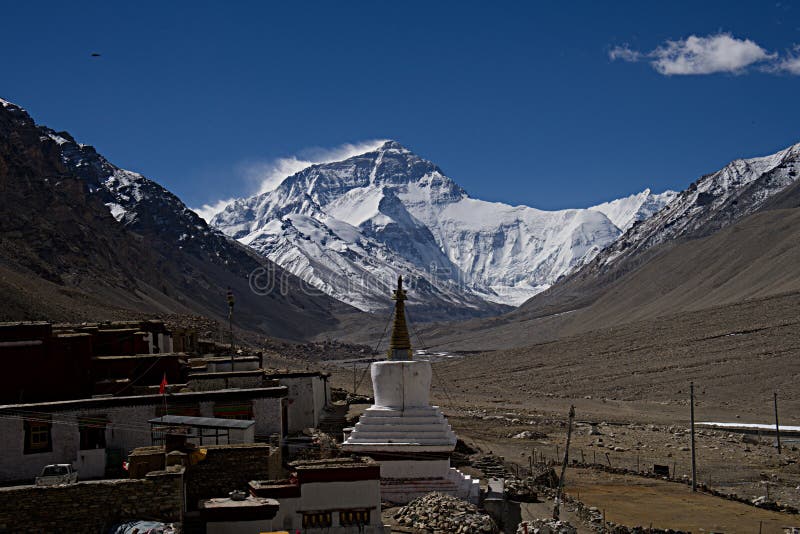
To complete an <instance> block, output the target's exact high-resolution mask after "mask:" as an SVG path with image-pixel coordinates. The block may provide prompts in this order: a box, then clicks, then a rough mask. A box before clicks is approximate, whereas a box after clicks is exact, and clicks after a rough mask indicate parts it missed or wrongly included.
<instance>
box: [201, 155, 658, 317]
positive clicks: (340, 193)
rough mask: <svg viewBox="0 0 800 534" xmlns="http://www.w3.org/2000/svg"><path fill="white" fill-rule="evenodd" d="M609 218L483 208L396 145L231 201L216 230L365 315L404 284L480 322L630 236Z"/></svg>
mask: <svg viewBox="0 0 800 534" xmlns="http://www.w3.org/2000/svg"><path fill="white" fill-rule="evenodd" d="M668 199H669V195H668V194H665V195H651V194H650V192H649V191H647V192H646V193H643V194H641V195H638V196H634V197H631V198H630V199H625V200H627V202H626V203H625V205H624V206H617V205H614V206H613V207H612V208H609V212H610V213H612V212H613V213H614V215H615V216H618V218H619V219H620V220H621V221H622V222H623V223H624V224H625V225H627V224H628V223H629V222H631V221H632V220H634V219H636V218H637V217H644V216H645V214H646V213H648V212H649V211H652V210H655V209H656V206H657V205H658V203H662V205H663V203H666V202H667V201H668ZM603 211H604V210H603V209H602V207H600V206H598V207H597V208H595V209H571V210H562V211H542V210H538V209H534V208H530V207H527V206H510V205H507V204H502V203H493V202H485V201H481V200H477V199H474V198H471V197H469V195H468V194H467V193H466V191H464V190H463V189H462V188H461V187H460V186H459V185H458V184H456V183H455V182H454V181H453V180H451V179H450V178H448V177H447V176H445V174H444V173H443V172H442V170H441V169H439V168H438V167H437V166H436V165H434V164H433V163H431V162H429V161H426V160H424V159H422V158H420V157H419V156H417V155H415V154H413V153H412V152H411V151H409V150H408V149H406V148H405V147H403V146H401V145H400V144H399V143H397V142H395V141H388V142H386V143H384V144H383V145H382V146H380V147H379V148H377V149H376V150H373V151H369V152H366V153H364V154H361V155H358V156H355V157H351V158H349V159H346V160H344V161H340V162H334V163H326V164H320V165H313V166H310V167H308V168H306V169H304V170H302V171H301V172H298V173H296V174H294V175H292V176H289V177H288V178H286V179H285V180H284V181H283V182H282V183H281V184H280V185H279V186H278V187H277V188H276V189H275V190H273V191H270V192H267V193H263V194H261V195H256V196H253V197H250V198H247V199H241V200H237V201H235V202H233V203H232V204H230V205H228V206H227V207H226V208H225V209H224V210H223V211H222V212H220V213H218V214H217V215H216V216H215V217H214V218H213V219H212V221H211V223H212V225H214V226H216V227H217V228H219V229H220V230H222V231H223V232H225V233H226V234H228V235H230V236H232V237H234V238H236V239H238V240H239V241H241V242H242V243H245V244H247V245H250V246H251V247H253V248H254V249H255V250H257V251H259V252H261V253H262V254H264V255H265V256H267V257H268V258H270V259H272V260H273V261H275V262H276V263H278V264H279V265H281V266H283V267H284V268H286V269H287V270H289V271H290V272H292V273H294V274H296V275H298V276H299V277H301V278H302V279H304V280H306V281H307V282H309V283H311V284H312V285H314V286H315V287H318V288H320V289H322V290H323V291H325V292H326V293H328V294H331V295H333V296H335V297H336V298H338V299H340V300H343V301H345V302H347V303H349V304H352V305H354V306H356V307H358V308H360V309H362V310H369V311H374V310H377V309H380V308H384V307H385V306H386V305H387V298H386V296H387V295H388V294H389V288H390V287H391V286H392V284H393V281H394V280H395V279H396V276H397V274H403V275H404V276H407V277H409V278H410V280H409V282H410V284H411V285H412V289H413V291H410V292H409V295H410V296H411V297H412V298H414V299H416V303H415V304H416V305H417V308H418V310H420V311H422V313H423V314H425V315H427V316H437V315H438V316H440V317H443V318H447V317H450V318H452V313H454V310H459V309H460V310H464V311H465V313H467V314H471V315H481V314H485V313H490V312H495V311H497V310H498V305H518V304H520V303H521V302H524V301H525V300H527V299H528V298H529V297H531V296H532V295H534V294H536V293H538V292H540V291H542V290H544V289H546V288H547V287H548V286H549V285H550V284H552V283H553V282H555V281H556V280H557V279H558V278H559V277H560V276H562V275H563V274H565V273H567V272H569V271H570V270H572V269H573V268H575V267H576V266H579V265H582V264H584V263H586V262H587V261H589V260H591V259H592V258H593V257H594V256H595V255H596V254H597V253H598V252H599V251H600V250H602V249H603V248H605V247H606V246H607V245H609V244H610V243H612V242H613V241H614V240H615V239H617V237H618V236H619V235H620V234H621V230H620V228H618V227H617V226H616V225H615V224H614V223H613V222H612V220H610V218H609V217H608V216H607V215H606V214H605V213H604V212H603ZM631 224H632V222H631ZM412 304H414V303H413V302H412ZM418 315H419V312H418Z"/></svg>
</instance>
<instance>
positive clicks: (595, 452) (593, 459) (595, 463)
mask: <svg viewBox="0 0 800 534" xmlns="http://www.w3.org/2000/svg"><path fill="white" fill-rule="evenodd" d="M592 464H594V465H597V451H596V450H594V449H593V450H592Z"/></svg>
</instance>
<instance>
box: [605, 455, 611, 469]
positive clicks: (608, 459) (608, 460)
mask: <svg viewBox="0 0 800 534" xmlns="http://www.w3.org/2000/svg"><path fill="white" fill-rule="evenodd" d="M606 462H608V467H611V458H609V456H608V453H606Z"/></svg>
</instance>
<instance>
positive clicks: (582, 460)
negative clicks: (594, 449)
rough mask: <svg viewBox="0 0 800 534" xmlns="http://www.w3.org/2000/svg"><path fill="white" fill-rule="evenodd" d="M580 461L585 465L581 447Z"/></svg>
mask: <svg viewBox="0 0 800 534" xmlns="http://www.w3.org/2000/svg"><path fill="white" fill-rule="evenodd" d="M581 463H582V464H584V465H586V458H585V457H584V456H583V449H581Z"/></svg>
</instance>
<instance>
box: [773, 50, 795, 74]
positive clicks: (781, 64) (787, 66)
mask: <svg viewBox="0 0 800 534" xmlns="http://www.w3.org/2000/svg"><path fill="white" fill-rule="evenodd" d="M773 70H775V71H777V72H788V73H789V74H794V75H795V76H800V45H795V47H794V53H792V52H790V53H788V54H786V56H785V57H783V58H781V60H780V61H778V62H777V63H775V65H774V69H773Z"/></svg>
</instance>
